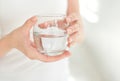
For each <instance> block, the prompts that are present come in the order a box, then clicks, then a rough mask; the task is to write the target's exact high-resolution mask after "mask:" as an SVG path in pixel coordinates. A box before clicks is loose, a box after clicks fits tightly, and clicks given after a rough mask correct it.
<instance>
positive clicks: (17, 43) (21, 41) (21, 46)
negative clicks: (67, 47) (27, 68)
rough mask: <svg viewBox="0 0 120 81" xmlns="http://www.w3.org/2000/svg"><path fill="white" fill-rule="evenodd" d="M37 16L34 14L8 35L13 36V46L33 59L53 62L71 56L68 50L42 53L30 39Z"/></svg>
mask: <svg viewBox="0 0 120 81" xmlns="http://www.w3.org/2000/svg"><path fill="white" fill-rule="evenodd" d="M36 21H37V17H36V16H34V17H32V18H30V19H28V20H27V21H26V22H25V23H24V24H23V25H22V26H20V27H19V28H17V29H16V30H14V31H13V32H11V33H10V34H9V35H8V36H9V37H10V38H11V43H12V46H13V48H16V49H18V50H20V51H21V52H23V53H24V54H25V55H26V56H27V57H28V58H30V59H33V60H40V61H44V62H52V61H57V60H60V59H63V58H65V57H68V56H70V53H69V52H68V51H65V52H64V53H63V54H61V55H58V56H47V55H43V54H40V53H39V52H38V51H37V49H36V47H35V45H34V43H33V42H32V41H30V33H29V32H30V29H31V28H32V27H33V25H34V24H35V23H36Z"/></svg>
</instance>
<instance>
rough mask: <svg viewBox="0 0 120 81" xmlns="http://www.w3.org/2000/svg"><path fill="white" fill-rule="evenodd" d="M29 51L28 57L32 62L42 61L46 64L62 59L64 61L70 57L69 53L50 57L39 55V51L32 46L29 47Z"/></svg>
mask: <svg viewBox="0 0 120 81" xmlns="http://www.w3.org/2000/svg"><path fill="white" fill-rule="evenodd" d="M27 51H28V52H29V53H28V54H27V57H29V58H30V59H32V60H40V61H44V62H53V61H58V60H60V59H63V58H66V57H68V56H70V52H69V51H65V52H64V53H63V54H61V55H57V56H48V55H45V54H41V53H39V52H38V51H37V49H36V48H34V47H32V46H29V48H28V49H27Z"/></svg>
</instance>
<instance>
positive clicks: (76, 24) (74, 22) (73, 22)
mask: <svg viewBox="0 0 120 81" xmlns="http://www.w3.org/2000/svg"><path fill="white" fill-rule="evenodd" d="M66 23H69V26H68V27H67V28H66V31H67V34H69V37H68V47H71V46H73V45H74V44H76V43H79V42H82V41H83V37H84V36H83V35H84V34H83V27H82V20H81V17H80V15H79V14H75V13H73V14H70V15H68V16H67V17H66Z"/></svg>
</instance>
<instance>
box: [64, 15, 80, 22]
mask: <svg viewBox="0 0 120 81" xmlns="http://www.w3.org/2000/svg"><path fill="white" fill-rule="evenodd" d="M77 20H79V16H78V15H76V14H72V15H69V16H67V17H66V23H72V22H75V21H77Z"/></svg>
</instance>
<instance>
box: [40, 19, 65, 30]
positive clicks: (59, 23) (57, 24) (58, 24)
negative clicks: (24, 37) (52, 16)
mask: <svg viewBox="0 0 120 81" xmlns="http://www.w3.org/2000/svg"><path fill="white" fill-rule="evenodd" d="M38 26H39V27H40V28H43V29H44V28H48V27H58V28H60V29H65V27H66V23H65V21H64V20H63V19H61V20H60V19H59V20H56V21H55V20H51V21H47V22H44V23H41V24H39V25H38Z"/></svg>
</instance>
